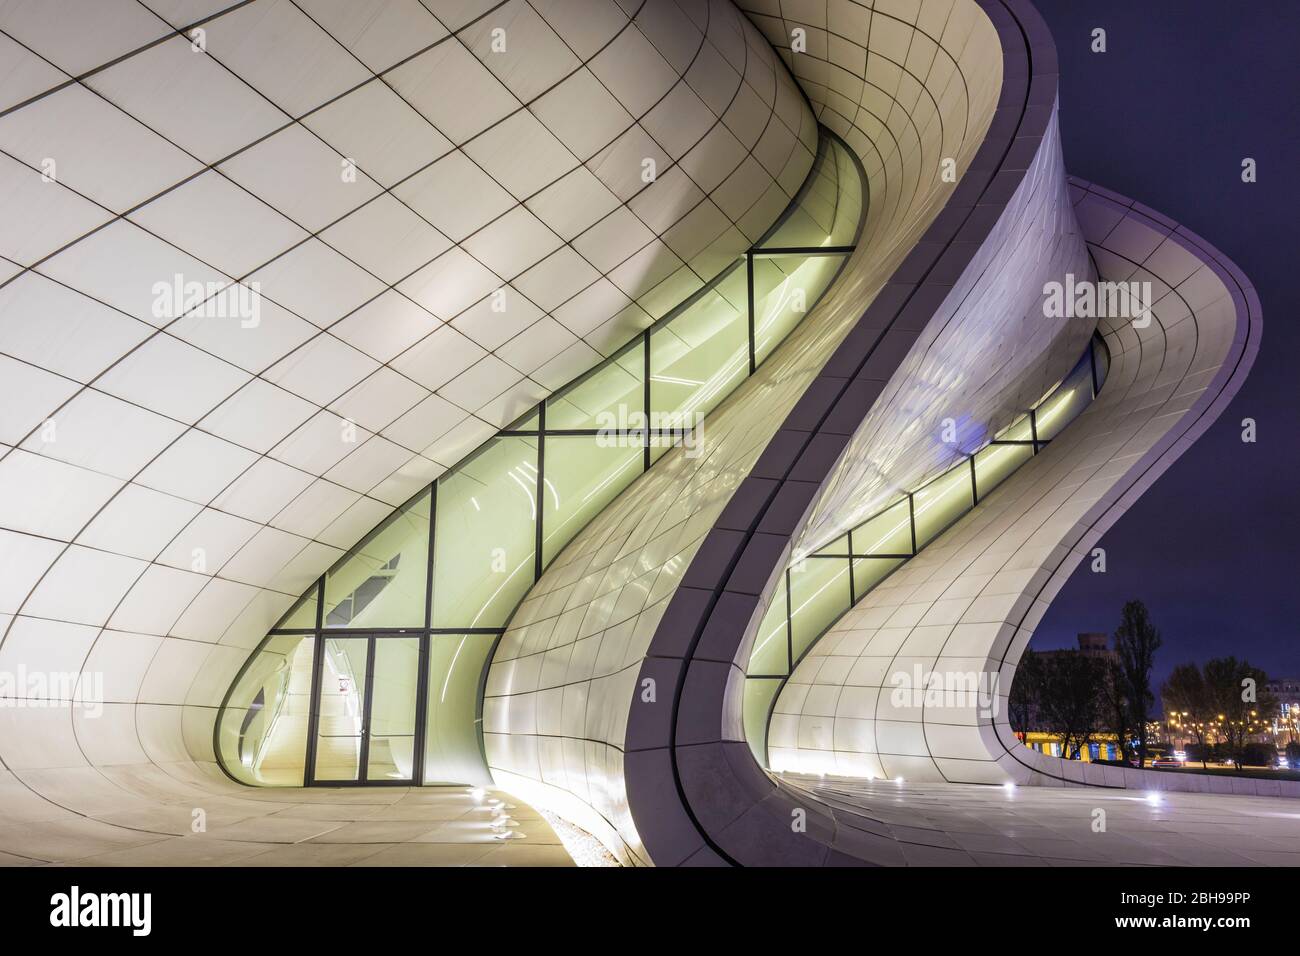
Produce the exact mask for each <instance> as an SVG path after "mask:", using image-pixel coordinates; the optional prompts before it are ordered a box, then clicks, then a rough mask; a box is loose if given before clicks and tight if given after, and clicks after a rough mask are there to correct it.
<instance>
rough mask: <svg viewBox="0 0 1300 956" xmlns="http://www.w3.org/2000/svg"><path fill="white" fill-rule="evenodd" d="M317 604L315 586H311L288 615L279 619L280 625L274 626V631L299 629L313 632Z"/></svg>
mask: <svg viewBox="0 0 1300 956" xmlns="http://www.w3.org/2000/svg"><path fill="white" fill-rule="evenodd" d="M317 603H318V602H317V596H316V585H314V584H313V585H312V586H311V590H309V591H308V592H307V593H306V594H304V595H303V596H302V597H300V598H298V602H297V603H296V604H294V606H293V607H291V608H290V609H289V613H287V614H285V616H284V617H282V618H280V623H279V624H277V625H275V628H274V630H277V631H291V630H297V629H300V628H307V629H309V630H315V629H316V604H317Z"/></svg>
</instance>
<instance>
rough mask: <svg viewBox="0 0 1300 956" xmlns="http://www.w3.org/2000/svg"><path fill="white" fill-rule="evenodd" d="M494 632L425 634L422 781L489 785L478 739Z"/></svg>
mask: <svg viewBox="0 0 1300 956" xmlns="http://www.w3.org/2000/svg"><path fill="white" fill-rule="evenodd" d="M496 640H497V638H496V635H495V634H434V635H433V636H432V637H430V639H429V701H428V707H427V711H426V714H427V721H426V723H425V738H424V782H425V783H464V784H475V785H478V786H483V785H490V784H491V783H492V778H491V776H489V774H488V772H487V767H486V766H484V763H483V751H482V748H481V747H480V745H479V727H480V725H481V722H482V719H483V718H482V714H481V712H480V710H479V708H480V706H481V700H480V698H479V693H478V691H479V685H480V683H481V682H482V679H483V673H484V670H485V668H486V667H487V662H488V657H489V655H490V654H491V653H492V648H493V647H494V646H495V644H496Z"/></svg>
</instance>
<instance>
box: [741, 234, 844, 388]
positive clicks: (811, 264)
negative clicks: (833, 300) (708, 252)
mask: <svg viewBox="0 0 1300 956" xmlns="http://www.w3.org/2000/svg"><path fill="white" fill-rule="evenodd" d="M843 262H844V257H843V256H778V257H775V258H770V259H764V258H755V259H754V360H755V361H756V362H762V361H763V359H765V358H767V356H768V355H770V354H771V353H772V350H773V349H775V348H776V347H777V346H778V345H780V344H781V343H782V342H783V341H785V338H786V336H787V335H789V334H790V332H791V331H793V330H794V327H795V326H796V325H798V324H799V323H800V322H801V321H803V317H804V316H805V315H807V313H808V310H809V309H811V308H812V307H813V305H815V304H816V302H817V300H818V299H820V298H821V295H822V293H823V292H825V291H826V287H827V286H828V285H830V283H831V280H832V279H834V278H835V275H836V273H838V272H839V269H840V266H841V265H842V264H843Z"/></svg>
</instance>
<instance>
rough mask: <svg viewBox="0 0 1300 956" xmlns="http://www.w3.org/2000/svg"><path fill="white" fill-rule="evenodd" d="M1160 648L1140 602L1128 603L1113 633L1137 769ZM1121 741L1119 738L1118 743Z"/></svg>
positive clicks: (1143, 755) (1142, 758)
mask: <svg viewBox="0 0 1300 956" xmlns="http://www.w3.org/2000/svg"><path fill="white" fill-rule="evenodd" d="M1159 648H1160V632H1159V631H1157V630H1156V628H1155V625H1154V624H1152V623H1151V615H1150V614H1149V613H1147V607H1146V605H1145V604H1143V603H1142V602H1141V601H1128V602H1126V603H1125V605H1124V608H1123V610H1122V611H1120V621H1119V627H1118V628H1117V629H1116V631H1115V654H1116V657H1117V658H1118V664H1119V666H1118V674H1117V675H1116V676H1117V679H1118V680H1119V691H1120V696H1121V697H1123V698H1124V699H1125V701H1126V703H1127V709H1128V711H1129V718H1128V719H1129V722H1130V726H1131V727H1132V728H1133V729H1134V730H1136V731H1137V739H1138V766H1139V767H1145V766H1146V762H1147V733H1146V727H1147V717H1148V716H1149V715H1150V713H1151V706H1152V705H1153V704H1154V703H1155V696H1154V695H1153V694H1152V693H1151V667H1152V665H1154V664H1155V657H1156V651H1157V650H1159ZM1123 739H1124V738H1122V737H1121V740H1123Z"/></svg>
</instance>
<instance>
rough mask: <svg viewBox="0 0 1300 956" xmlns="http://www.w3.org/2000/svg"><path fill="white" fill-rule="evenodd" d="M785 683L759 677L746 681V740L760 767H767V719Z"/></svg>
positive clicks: (779, 679) (778, 679)
mask: <svg viewBox="0 0 1300 956" xmlns="http://www.w3.org/2000/svg"><path fill="white" fill-rule="evenodd" d="M782 683H784V682H783V681H782V680H781V678H779V677H767V678H764V677H758V678H751V679H750V680H747V681H745V697H744V711H743V719H744V726H745V740H747V741H748V742H749V749H750V751H751V752H752V753H753V755H754V759H755V760H757V761H758V762H759V765H760V766H764V767H766V766H767V718H768V715H770V714H771V713H772V702H773V701H774V700H775V699H776V695H777V691H779V690H780V689H781V685H782Z"/></svg>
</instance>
